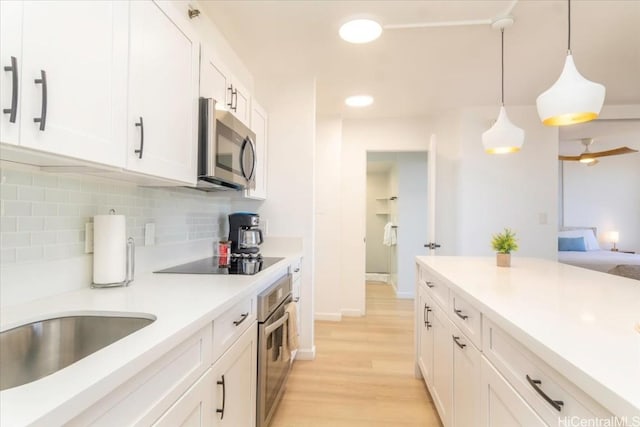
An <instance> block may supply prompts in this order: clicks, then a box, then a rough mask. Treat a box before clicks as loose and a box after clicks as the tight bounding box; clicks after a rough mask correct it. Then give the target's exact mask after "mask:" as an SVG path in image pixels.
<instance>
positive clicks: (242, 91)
mask: <svg viewBox="0 0 640 427" xmlns="http://www.w3.org/2000/svg"><path fill="white" fill-rule="evenodd" d="M231 85H232V88H231V94H232V96H233V99H232V103H231V111H233V114H234V115H235V116H236V117H237V118H239V119H240V121H241V122H243V123H244V124H246V125H248V124H250V121H251V95H249V90H248V89H247V88H245V87H244V86H243V85H242V84H241V83H239V82H238V80H237V79H233V80H232V82H231Z"/></svg>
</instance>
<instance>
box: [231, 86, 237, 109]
mask: <svg viewBox="0 0 640 427" xmlns="http://www.w3.org/2000/svg"><path fill="white" fill-rule="evenodd" d="M234 100H235V102H234ZM231 109H232V110H233V112H234V113H236V112H238V89H233V90H232V91H231Z"/></svg>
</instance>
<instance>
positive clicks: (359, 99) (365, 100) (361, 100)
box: [344, 95, 373, 107]
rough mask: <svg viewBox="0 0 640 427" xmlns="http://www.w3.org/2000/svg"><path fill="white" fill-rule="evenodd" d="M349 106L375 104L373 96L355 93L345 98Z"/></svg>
mask: <svg viewBox="0 0 640 427" xmlns="http://www.w3.org/2000/svg"><path fill="white" fill-rule="evenodd" d="M344 103H345V104H347V105H348V106H349V107H368V106H369V105H371V104H373V97H372V96H369V95H354V96H350V97H348V98H347V99H345V100H344Z"/></svg>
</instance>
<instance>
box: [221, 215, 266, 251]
mask: <svg viewBox="0 0 640 427" xmlns="http://www.w3.org/2000/svg"><path fill="white" fill-rule="evenodd" d="M258 225H260V217H259V216H258V214H255V213H249V212H236V213H232V214H230V215H229V240H231V256H232V257H253V258H257V257H260V244H262V242H263V241H264V240H263V238H262V230H260V229H259V228H258Z"/></svg>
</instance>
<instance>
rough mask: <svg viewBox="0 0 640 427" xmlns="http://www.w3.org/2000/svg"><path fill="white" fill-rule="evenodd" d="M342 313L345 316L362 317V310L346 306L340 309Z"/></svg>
mask: <svg viewBox="0 0 640 427" xmlns="http://www.w3.org/2000/svg"><path fill="white" fill-rule="evenodd" d="M342 315H343V316H345V317H362V316H363V315H364V314H363V313H362V310H356V309H352V308H346V309H344V310H342Z"/></svg>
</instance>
